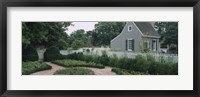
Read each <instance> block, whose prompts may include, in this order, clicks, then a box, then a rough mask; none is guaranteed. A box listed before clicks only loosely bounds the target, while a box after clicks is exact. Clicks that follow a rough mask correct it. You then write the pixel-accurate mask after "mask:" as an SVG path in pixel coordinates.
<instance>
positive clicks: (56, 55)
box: [44, 46, 66, 61]
mask: <svg viewBox="0 0 200 97" xmlns="http://www.w3.org/2000/svg"><path fill="white" fill-rule="evenodd" d="M65 57H66V56H64V55H62V54H60V51H59V49H58V48H56V47H54V46H52V47H49V48H47V49H46V51H45V52H44V60H45V61H53V60H59V59H64V58H65Z"/></svg>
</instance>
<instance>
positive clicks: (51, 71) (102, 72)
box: [31, 62, 116, 75]
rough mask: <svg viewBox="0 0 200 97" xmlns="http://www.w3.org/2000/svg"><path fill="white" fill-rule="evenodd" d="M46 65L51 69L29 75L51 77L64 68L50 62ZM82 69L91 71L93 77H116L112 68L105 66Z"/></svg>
mask: <svg viewBox="0 0 200 97" xmlns="http://www.w3.org/2000/svg"><path fill="white" fill-rule="evenodd" d="M46 63H47V64H49V65H50V66H52V69H49V70H43V71H39V72H35V73H32V74H31V75H53V74H54V72H56V71H57V70H60V69H65V67H62V66H59V65H56V64H54V63H51V62H46ZM83 68H86V69H90V70H92V71H93V72H94V74H95V75H116V74H115V73H114V72H112V71H111V70H112V68H111V67H108V66H105V68H104V69H99V68H91V67H83Z"/></svg>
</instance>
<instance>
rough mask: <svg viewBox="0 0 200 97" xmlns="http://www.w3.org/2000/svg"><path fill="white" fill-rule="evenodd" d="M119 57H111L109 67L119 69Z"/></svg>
mask: <svg viewBox="0 0 200 97" xmlns="http://www.w3.org/2000/svg"><path fill="white" fill-rule="evenodd" d="M118 60H119V59H118V57H117V55H116V54H114V55H113V56H112V57H110V59H109V62H108V66H112V67H119V63H118Z"/></svg>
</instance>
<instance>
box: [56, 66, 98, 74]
mask: <svg viewBox="0 0 200 97" xmlns="http://www.w3.org/2000/svg"><path fill="white" fill-rule="evenodd" d="M54 75H94V72H93V71H92V70H89V69H84V68H66V69H62V70H57V71H56V72H55V73H54Z"/></svg>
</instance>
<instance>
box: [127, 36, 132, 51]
mask: <svg viewBox="0 0 200 97" xmlns="http://www.w3.org/2000/svg"><path fill="white" fill-rule="evenodd" d="M132 40H133V39H127V51H133V50H132V49H133V47H132V43H133V42H132ZM129 41H131V42H132V43H131V49H129Z"/></svg>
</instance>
